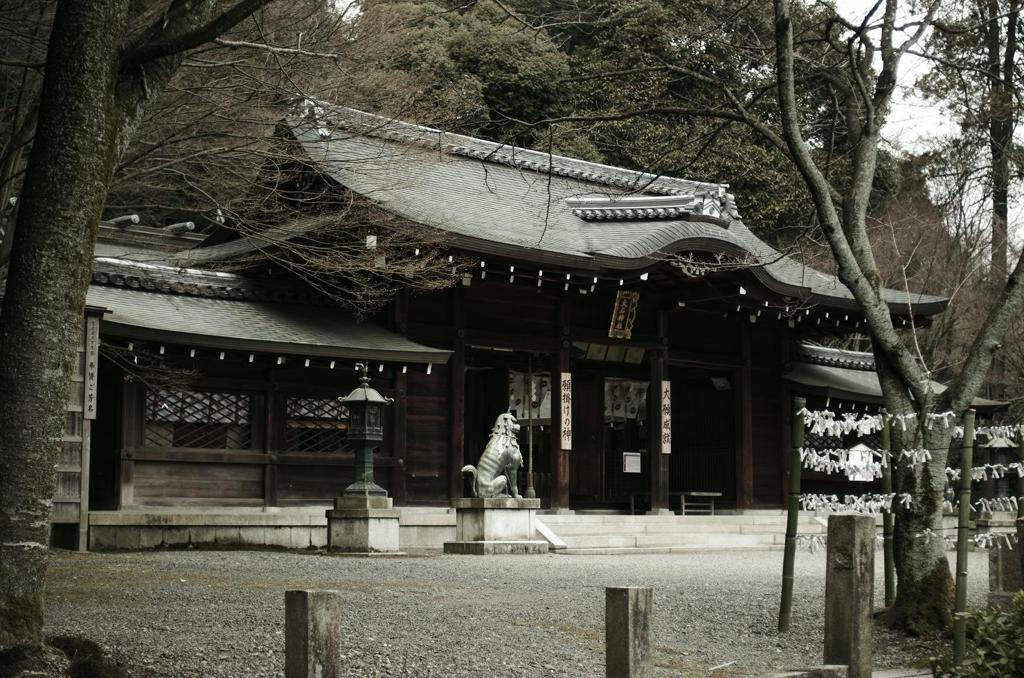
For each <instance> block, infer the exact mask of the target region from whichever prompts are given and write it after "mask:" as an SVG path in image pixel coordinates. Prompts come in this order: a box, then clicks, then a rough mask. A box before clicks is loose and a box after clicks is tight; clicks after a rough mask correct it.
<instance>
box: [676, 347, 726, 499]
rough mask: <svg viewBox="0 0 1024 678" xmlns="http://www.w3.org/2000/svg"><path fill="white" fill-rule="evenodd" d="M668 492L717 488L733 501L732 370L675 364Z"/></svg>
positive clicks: (704, 490) (708, 490)
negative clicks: (677, 365) (715, 369)
mask: <svg viewBox="0 0 1024 678" xmlns="http://www.w3.org/2000/svg"><path fill="white" fill-rule="evenodd" d="M670 377H671V380H672V459H671V461H670V462H669V469H670V479H669V491H670V492H687V491H703V492H721V493H722V499H721V501H722V504H724V505H727V506H732V505H735V503H736V431H737V425H736V390H735V389H736V383H735V382H736V380H735V378H734V376H733V373H732V371H726V370H722V371H714V370H707V369H699V368H691V367H674V368H672V369H671V370H670Z"/></svg>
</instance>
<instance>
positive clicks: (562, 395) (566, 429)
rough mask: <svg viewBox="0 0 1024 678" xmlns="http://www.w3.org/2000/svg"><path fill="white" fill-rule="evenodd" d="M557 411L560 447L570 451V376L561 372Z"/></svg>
mask: <svg viewBox="0 0 1024 678" xmlns="http://www.w3.org/2000/svg"><path fill="white" fill-rule="evenodd" d="M558 404H559V406H558V411H559V414H560V417H559V418H560V419H561V421H562V430H561V440H562V443H561V447H562V449H563V450H571V449H572V374H570V373H569V372H562V379H561V385H560V387H559V389H558Z"/></svg>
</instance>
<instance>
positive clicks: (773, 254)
mask: <svg viewBox="0 0 1024 678" xmlns="http://www.w3.org/2000/svg"><path fill="white" fill-rule="evenodd" d="M289 123H290V125H291V129H292V132H293V134H294V136H295V137H296V139H298V141H299V142H300V143H301V144H302V146H303V148H304V149H305V152H306V153H307V155H308V156H309V157H310V159H311V160H312V161H313V162H314V163H316V164H317V165H319V166H320V168H321V169H322V170H324V171H326V172H327V173H328V174H330V175H331V176H332V177H333V178H334V179H335V180H337V181H338V182H339V183H340V184H342V185H344V186H346V187H347V188H349V189H350V190H352V191H355V192H356V193H359V194H361V195H363V196H366V197H368V198H370V199H371V200H374V201H375V202H377V203H378V204H380V205H382V206H383V207H384V208H386V209H388V210H390V211H391V212H393V213H395V214H397V215H399V216H401V217H403V218H405V219H408V220H410V221H413V222H416V223H421V224H425V225H429V226H433V227H436V228H439V229H441V230H443V231H445V232H446V233H447V234H448V236H449V237H450V238H451V240H452V244H453V245H454V246H456V247H461V248H464V249H466V250H469V251H472V252H477V253H480V254H491V255H496V256H508V257H512V258H518V259H523V260H527V261H536V262H537V263H539V264H547V265H552V266H556V265H560V266H565V267H570V268H577V269H583V270H590V271H595V272H596V271H600V270H605V271H609V272H613V273H620V272H623V271H631V270H639V269H643V268H647V267H650V266H652V265H654V264H656V263H657V262H659V261H661V260H663V259H664V258H665V256H666V255H667V254H673V253H678V252H710V253H716V254H718V253H722V254H729V255H734V256H736V257H738V258H741V259H742V260H752V261H753V262H754V263H755V264H757V265H755V266H754V267H753V268H752V269H751V270H752V272H753V274H754V275H755V276H757V277H758V278H759V279H760V280H761V282H762V283H763V284H765V285H766V286H767V287H768V288H769V289H771V290H772V291H773V292H775V293H776V294H779V295H781V296H786V297H794V298H797V299H800V300H807V301H810V302H812V303H821V304H826V305H833V306H839V307H844V308H854V307H855V303H854V301H853V297H852V295H851V294H850V292H849V290H847V289H846V287H845V286H844V285H842V283H840V282H839V280H838V279H837V278H836V277H835V276H833V275H829V274H826V273H822V272H820V271H816V270H814V269H812V268H810V267H808V266H804V265H803V264H800V263H799V262H797V261H796V260H794V259H792V258H790V257H788V256H785V255H784V254H783V253H781V252H778V251H776V250H775V249H773V248H771V247H770V246H769V245H768V244H766V243H765V242H764V241H762V240H760V239H759V238H757V237H756V236H755V235H754V234H753V233H751V232H750V230H749V229H748V228H747V227H746V226H745V225H744V224H743V222H742V221H741V220H740V218H739V214H738V213H737V211H736V207H735V203H734V201H733V198H732V196H731V195H729V193H728V192H727V190H726V186H725V185H724V184H710V183H702V182H695V181H688V180H685V179H677V178H673V177H665V176H658V175H652V174H646V173H641V172H634V171H631V170H626V169H622V168H618V167H609V166H607V165H600V164H596V163H589V162H585V161H582V160H577V159H574V158H566V157H563V156H557V155H550V154H548V153H544V152H541V151H534V150H529V149H522V148H516V147H513V146H508V145H503V144H498V143H494V142H490V141H485V140H482V139H476V138H473V137H468V136H464V135H459V134H451V133H447V132H443V131H441V130H436V129H431V128H429V127H423V126H419V125H413V124H409V123H403V122H398V121H395V120H391V119H388V118H384V117H381V116H376V115H372V114H369V113H364V112H361V111H355V110H352V109H347V108H342V107H338V106H331V105H327V104H322V103H309V102H307V105H306V108H305V114H304V115H296V116H294V117H292V118H291V119H290V120H289ZM883 294H884V296H885V298H886V300H887V301H888V302H889V304H890V305H891V306H892V308H893V311H894V312H898V313H907V312H908V311H909V310H910V309H909V308H908V305H909V306H913V307H914V308H913V311H914V312H915V313H918V314H931V313H937V312H939V311H941V310H942V309H943V308H944V306H945V300H944V299H942V298H941V297H935V296H930V295H923V294H909V295H908V294H907V293H906V292H902V291H899V290H889V289H887V290H885V291H884V292H883Z"/></svg>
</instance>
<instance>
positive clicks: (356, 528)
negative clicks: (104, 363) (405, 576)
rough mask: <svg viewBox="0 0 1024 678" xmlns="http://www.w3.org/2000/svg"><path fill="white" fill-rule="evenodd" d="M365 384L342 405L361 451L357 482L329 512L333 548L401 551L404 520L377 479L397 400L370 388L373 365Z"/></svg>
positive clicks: (354, 443) (352, 440) (330, 546)
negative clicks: (377, 457) (378, 455)
mask: <svg viewBox="0 0 1024 678" xmlns="http://www.w3.org/2000/svg"><path fill="white" fill-rule="evenodd" d="M356 369H357V370H360V371H361V372H362V375H361V376H360V381H361V382H362V383H361V384H360V385H359V386H357V387H356V388H355V389H353V390H352V392H351V393H349V394H348V395H347V396H345V397H344V398H340V399H339V401H340V402H341V403H343V404H344V405H345V407H346V408H347V409H348V415H349V419H348V421H349V424H348V440H349V443H350V444H351V445H352V446H353V447H354V448H355V480H354V481H353V482H352V484H350V485H349V486H348V487H346V488H345V490H344V491H343V492H342V494H341V496H340V497H337V498H336V499H335V500H334V508H333V509H331V510H329V511H327V548H328V549H329V550H331V551H342V552H346V553H385V552H391V553H393V552H397V551H398V518H399V514H400V512H399V511H398V509H396V508H394V506H393V504H392V499H391V498H390V497H388V493H387V490H385V489H384V488H383V487H381V486H380V485H378V484H377V483H376V482H374V480H373V451H374V448H376V447H378V446H379V445H380V444H381V442H383V440H384V408H385V407H387V406H388V405H390V404H391V403H392V402H394V399H393V398H386V397H384V396H382V395H381V394H380V393H379V392H378V391H377V390H376V389H375V388H372V387H371V386H370V377H369V374H368V370H367V366H366V365H365V364H363V363H356Z"/></svg>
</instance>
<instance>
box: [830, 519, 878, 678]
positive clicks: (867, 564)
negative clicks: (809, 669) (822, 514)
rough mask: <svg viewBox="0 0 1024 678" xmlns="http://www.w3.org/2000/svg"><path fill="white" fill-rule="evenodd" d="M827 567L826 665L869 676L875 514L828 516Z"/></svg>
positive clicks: (855, 677)
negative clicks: (846, 668)
mask: <svg viewBox="0 0 1024 678" xmlns="http://www.w3.org/2000/svg"><path fill="white" fill-rule="evenodd" d="M825 567H826V569H825V663H826V664H846V665H847V666H848V667H849V669H848V671H849V677H850V678H871V663H872V656H871V653H872V649H873V648H872V626H873V623H874V620H873V619H872V612H873V604H874V576H875V518H874V516H866V515H860V514H857V515H849V514H846V515H831V516H829V517H828V552H827V554H826V557H825Z"/></svg>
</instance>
